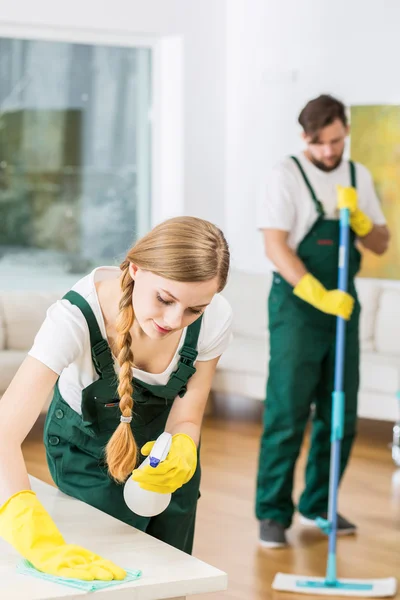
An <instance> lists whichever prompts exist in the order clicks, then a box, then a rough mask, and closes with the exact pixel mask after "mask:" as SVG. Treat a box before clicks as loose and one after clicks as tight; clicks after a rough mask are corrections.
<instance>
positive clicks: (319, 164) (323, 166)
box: [309, 153, 343, 173]
mask: <svg viewBox="0 0 400 600" xmlns="http://www.w3.org/2000/svg"><path fill="white" fill-rule="evenodd" d="M309 158H310V160H311V162H312V163H313V165H315V166H316V167H317V169H320V170H321V171H325V173H330V172H331V171H334V170H335V169H337V168H338V166H339V165H340V163H341V162H342V158H343V154H341V155H340V156H339V158H338V159H337V160H336V161H335V163H334V164H333V165H332V166H329V167H328V165H326V164H325V163H324V162H322V161H320V160H317V159H316V158H314V157H313V155H312V154H311V153H310V154H309Z"/></svg>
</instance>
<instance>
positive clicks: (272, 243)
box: [262, 229, 354, 319]
mask: <svg viewBox="0 0 400 600" xmlns="http://www.w3.org/2000/svg"><path fill="white" fill-rule="evenodd" d="M262 231H263V235H264V244H265V252H266V254H267V256H268V258H269V259H270V260H271V261H272V262H273V263H274V265H275V267H276V268H277V270H278V272H279V273H280V275H281V276H282V277H283V278H284V279H286V281H287V282H288V283H290V284H291V285H292V286H293V287H294V290H293V293H294V295H295V296H297V297H298V298H301V299H302V300H304V301H305V302H308V304H311V305H312V306H314V307H315V308H317V309H318V310H321V311H322V312H325V313H327V314H330V315H336V316H339V317H342V318H343V319H350V316H351V313H352V311H353V307H354V299H353V298H352V297H351V296H350V295H349V294H347V293H346V292H342V291H341V290H330V291H328V290H327V289H326V288H325V287H324V286H323V285H322V284H321V283H320V282H319V281H318V279H316V278H315V277H313V275H311V273H309V272H308V271H307V269H306V267H305V265H304V263H303V262H302V261H301V260H300V258H299V257H298V256H297V255H296V254H295V252H293V250H292V249H291V248H290V247H289V246H288V244H287V238H288V232H287V231H281V230H279V229H263V230H262Z"/></svg>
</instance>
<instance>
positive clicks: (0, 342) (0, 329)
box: [0, 295, 6, 351]
mask: <svg viewBox="0 0 400 600" xmlns="http://www.w3.org/2000/svg"><path fill="white" fill-rule="evenodd" d="M5 345H6V322H5V317H4V309H3V302H2V298H1V295H0V351H1V350H3V349H4V348H5Z"/></svg>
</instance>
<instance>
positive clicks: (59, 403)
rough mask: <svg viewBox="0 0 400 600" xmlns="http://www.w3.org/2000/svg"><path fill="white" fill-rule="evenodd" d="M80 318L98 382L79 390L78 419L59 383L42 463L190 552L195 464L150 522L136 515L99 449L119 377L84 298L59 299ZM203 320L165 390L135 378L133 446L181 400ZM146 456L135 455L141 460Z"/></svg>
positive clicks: (76, 493)
mask: <svg viewBox="0 0 400 600" xmlns="http://www.w3.org/2000/svg"><path fill="white" fill-rule="evenodd" d="M64 298H65V299H67V300H69V301H70V302H71V304H74V305H75V306H77V307H78V308H79V309H80V310H81V312H82V313H83V315H84V317H85V319H86V321H87V324H88V327H89V333H90V343H91V348H92V357H93V363H94V365H95V368H96V371H97V373H98V375H99V379H98V380H97V381H95V382H94V383H92V384H91V385H89V386H88V387H87V388H85V389H84V390H83V391H82V415H79V414H78V413H76V412H75V411H74V410H73V409H72V408H71V407H70V406H69V405H68V404H67V403H66V402H65V401H64V399H63V398H62V397H61V394H60V391H59V388H58V385H57V386H56V389H55V393H54V397H53V400H52V403H51V406H50V408H49V412H48V414H47V419H46V424H45V430H44V443H45V446H46V451H47V461H48V465H49V468H50V472H51V475H52V477H53V479H54V482H55V483H56V485H57V486H58V487H59V489H60V490H61V491H62V492H64V493H66V494H68V495H70V496H73V497H74V498H78V499H79V500H82V501H83V502H86V503H87V504H90V505H92V506H94V507H96V508H98V509H100V510H102V511H103V512H106V513H108V514H109V515H112V516H113V517H116V518H117V519H120V520H121V521H124V522H125V523H128V524H129V525H132V526H133V527H136V528H137V529H140V530H141V531H145V532H146V533H148V534H150V535H152V536H154V537H156V538H158V539H160V540H162V541H164V542H166V543H167V544H170V545H172V546H175V547H176V548H179V549H180V550H183V551H184V552H187V553H189V554H190V553H191V551H192V545H193V536H194V526H195V517H196V507H197V500H198V497H199V486H200V464H199V463H198V465H197V469H196V472H195V474H194V475H193V477H192V479H191V480H190V481H189V482H188V483H187V484H185V485H184V486H182V487H181V488H180V489H178V490H177V491H176V492H175V493H174V494H173V495H172V500H171V502H170V504H169V506H168V508H167V509H166V510H165V511H164V512H163V513H161V514H160V515H158V516H156V517H151V518H150V517H149V518H148V517H140V516H138V515H136V514H135V513H133V512H132V511H131V510H130V509H129V508H128V507H127V505H126V504H125V501H124V498H123V485H118V484H117V483H115V482H114V481H113V480H112V479H111V478H110V477H109V476H108V474H107V466H106V464H105V460H104V448H105V446H106V445H107V442H108V440H109V439H110V437H111V436H112V434H113V432H114V431H115V429H116V428H117V427H118V425H119V423H120V416H121V412H120V410H119V401H118V395H117V376H116V373H115V370H114V361H113V358H112V354H111V350H110V347H109V345H108V342H107V341H106V340H105V339H103V337H102V335H101V331H100V329H99V325H98V323H97V320H96V317H95V315H94V313H93V311H92V309H91V307H90V306H89V304H88V303H87V302H86V300H85V299H84V298H83V297H82V296H80V295H79V294H78V293H76V292H73V291H72V292H68V294H66V295H65V296H64ZM201 320H202V319H201V317H200V318H199V319H197V320H196V321H195V322H194V323H192V325H190V326H189V327H188V329H187V332H186V337H185V342H184V344H183V346H182V348H181V350H180V359H179V363H178V367H177V370H176V371H175V372H174V373H172V374H171V377H170V379H169V381H168V383H167V385H150V384H147V383H144V382H142V381H138V380H137V379H133V388H134V392H133V397H134V406H133V419H132V423H131V427H132V431H133V435H134V437H135V440H136V443H137V445H138V447H139V448H141V447H142V446H143V445H144V444H145V443H146V442H148V441H150V440H155V439H156V438H157V437H158V436H159V435H160V434H161V433H162V432H163V431H164V429H165V424H166V421H167V418H168V415H169V412H170V409H171V406H172V404H173V401H174V399H175V398H176V396H178V395H180V396H183V395H184V394H185V392H186V385H187V382H188V380H189V379H190V377H191V376H192V375H193V374H194V373H195V371H196V369H195V368H194V366H193V363H194V361H195V360H196V357H197V349H196V348H197V340H198V337H199V332H200V326H201ZM142 460H144V457H142V456H141V461H142Z"/></svg>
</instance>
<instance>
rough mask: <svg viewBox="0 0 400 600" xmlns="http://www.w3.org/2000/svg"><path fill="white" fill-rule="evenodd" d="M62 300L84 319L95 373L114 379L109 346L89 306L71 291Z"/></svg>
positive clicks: (76, 293) (81, 297)
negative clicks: (66, 301)
mask: <svg viewBox="0 0 400 600" xmlns="http://www.w3.org/2000/svg"><path fill="white" fill-rule="evenodd" d="M63 300H68V301H69V302H70V303H71V304H73V305H74V306H77V307H78V308H79V310H80V311H81V313H82V314H83V316H84V317H85V319H86V323H87V325H88V328H89V335H90V347H91V350H92V360H93V364H94V366H95V369H96V371H97V373H98V374H99V375H101V376H104V377H107V376H108V377H110V376H111V377H115V370H114V360H113V357H112V354H111V349H110V346H109V345H108V342H107V340H105V339H104V338H103V336H102V334H101V331H100V327H99V324H98V322H97V319H96V317H95V314H94V312H93V310H92V308H91V306H90V304H89V303H88V302H87V301H86V300H85V298H83V296H81V295H80V294H78V292H74V291H73V290H71V291H69V292H67V293H66V294H65V296H64V297H63Z"/></svg>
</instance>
